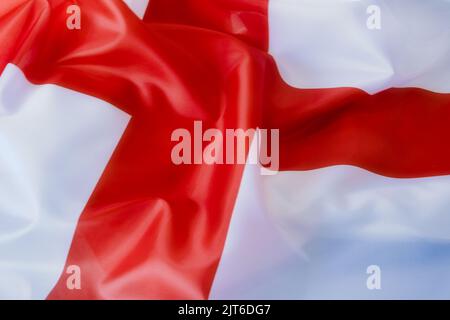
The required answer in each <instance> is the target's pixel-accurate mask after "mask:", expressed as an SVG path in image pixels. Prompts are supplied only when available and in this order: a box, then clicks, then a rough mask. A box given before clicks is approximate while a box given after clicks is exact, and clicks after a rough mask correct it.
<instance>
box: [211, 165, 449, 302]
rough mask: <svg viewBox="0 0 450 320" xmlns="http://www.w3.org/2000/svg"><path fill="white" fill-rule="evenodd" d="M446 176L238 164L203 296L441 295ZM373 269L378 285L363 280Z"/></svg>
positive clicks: (444, 294)
mask: <svg viewBox="0 0 450 320" xmlns="http://www.w3.org/2000/svg"><path fill="white" fill-rule="evenodd" d="M448 208H450V177H449V176H441V177H431V178H422V179H392V178H387V177H383V176H379V175H376V174H373V173H370V172H367V171H365V170H363V169H360V168H356V167H350V166H336V167H329V168H324V169H318V170H312V171H298V172H281V173H279V174H278V175H276V176H260V175H259V171H258V169H257V168H255V167H254V166H248V167H247V168H246V172H245V175H244V179H243V182H242V185H241V189H240V192H239V196H238V200H237V204H236V207H235V210H234V213H233V217H232V222H231V226H230V230H229V232H228V237H227V240H226V245H225V250H224V253H223V256H222V260H221V262H220V265H219V268H218V272H217V274H216V277H215V280H214V285H213V288H212V291H211V296H210V297H211V298H212V299H219V298H220V299H244V298H247V299H271V298H273V299H282V298H285V299H294V298H295V299H310V298H311V299H313V298H315V299H318V298H322V299H329V298H341V299H350V298H358V299H366V298H367V299H381V298H385V299H389V298H413V299H415V298H423V299H429V298H437V299H439V298H446V299H449V298H450V290H448V288H450V268H449V265H450V214H449V210H448ZM370 265H378V266H380V268H381V290H369V289H368V288H367V287H366V280H367V277H368V274H366V270H367V267H368V266H370Z"/></svg>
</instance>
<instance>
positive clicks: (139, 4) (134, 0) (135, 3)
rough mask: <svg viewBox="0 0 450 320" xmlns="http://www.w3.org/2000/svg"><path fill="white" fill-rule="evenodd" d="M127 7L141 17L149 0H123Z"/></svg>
mask: <svg viewBox="0 0 450 320" xmlns="http://www.w3.org/2000/svg"><path fill="white" fill-rule="evenodd" d="M123 1H124V2H125V3H126V4H127V5H128V7H129V8H130V9H131V10H133V12H134V13H135V14H136V15H137V16H138V17H139V18H143V17H144V15H145V11H146V10H147V6H148V4H149V0H123Z"/></svg>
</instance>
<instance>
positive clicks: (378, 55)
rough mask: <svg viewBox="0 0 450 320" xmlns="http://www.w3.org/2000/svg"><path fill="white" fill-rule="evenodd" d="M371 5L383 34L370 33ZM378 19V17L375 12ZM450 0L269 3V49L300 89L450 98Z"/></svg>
mask: <svg viewBox="0 0 450 320" xmlns="http://www.w3.org/2000/svg"><path fill="white" fill-rule="evenodd" d="M370 5H378V6H379V8H380V10H381V11H380V13H381V15H380V17H381V19H380V21H381V29H379V30H378V29H369V28H368V27H367V20H368V18H369V17H370V16H371V14H368V13H367V9H368V7H369V6H370ZM369 12H372V11H369ZM449 21H450V0H426V1H424V0H377V1H372V0H361V1H352V0H269V43H270V49H269V51H270V53H271V54H272V55H273V56H274V58H275V60H276V62H277V65H278V67H279V70H280V73H281V75H282V77H283V79H284V80H285V81H286V82H287V83H288V84H289V85H291V86H294V87H298V88H333V87H355V88H360V89H363V90H365V91H366V92H368V93H376V92H379V91H382V90H384V89H387V88H390V87H420V88H423V89H428V90H430V91H435V92H441V93H446V92H450V67H449V66H450V41H449V39H450V23H449Z"/></svg>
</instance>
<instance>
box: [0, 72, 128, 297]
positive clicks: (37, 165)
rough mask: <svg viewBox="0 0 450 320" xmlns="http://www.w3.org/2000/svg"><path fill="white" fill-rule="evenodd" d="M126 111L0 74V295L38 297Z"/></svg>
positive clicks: (51, 281) (59, 267)
mask: <svg viewBox="0 0 450 320" xmlns="http://www.w3.org/2000/svg"><path fill="white" fill-rule="evenodd" d="M128 121H129V116H128V115H127V114H125V113H124V112H122V111H120V110H118V109H117V108H115V107H113V106H111V105H110V104H108V103H106V102H103V101H101V100H99V99H96V98H93V97H90V96H87V95H83V94H80V93H78V92H74V91H71V90H68V89H65V88H62V87H58V86H55V85H40V86H39V85H33V84H31V83H30V82H28V81H27V80H26V78H25V77H24V75H23V73H22V72H21V71H20V69H18V68H17V67H16V66H14V65H11V64H10V65H8V66H7V67H6V69H5V70H4V71H3V74H2V75H1V76H0V150H1V152H0V221H1V224H0V298H3V299H10V298H11V299H13V298H14V299H28V298H32V299H43V298H45V297H46V296H47V295H48V293H49V292H50V290H51V289H52V287H53V286H54V285H55V283H56V281H57V280H58V278H59V276H60V274H61V273H62V272H63V267H64V264H65V260H66V257H67V253H68V250H69V246H70V243H71V240H72V236H73V233H74V230H75V226H76V223H77V220H78V218H79V215H80V213H81V212H82V210H83V207H84V206H85V204H86V202H87V201H88V199H89V196H90V195H91V193H92V191H93V189H94V187H95V185H96V183H97V181H98V179H99V178H100V175H101V174H102V172H103V170H104V168H105V166H106V165H107V162H108V160H109V158H110V156H111V154H112V152H113V150H114V148H115V146H116V144H117V143H118V141H119V139H120V137H121V136H122V133H123V132H124V130H125V127H126V125H127V123H128Z"/></svg>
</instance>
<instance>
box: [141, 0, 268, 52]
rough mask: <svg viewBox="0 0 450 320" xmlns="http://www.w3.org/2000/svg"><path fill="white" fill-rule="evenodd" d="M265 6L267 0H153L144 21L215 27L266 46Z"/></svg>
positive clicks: (251, 42)
mask: <svg viewBox="0 0 450 320" xmlns="http://www.w3.org/2000/svg"><path fill="white" fill-rule="evenodd" d="M267 9H268V7H267V0H214V1H211V0H181V1H180V0H156V1H153V0H152V1H150V4H149V6H148V9H147V12H146V14H145V17H144V21H147V22H160V23H170V24H182V25H190V26H195V27H197V28H202V29H206V30H214V31H217V32H221V33H226V34H230V35H233V36H234V37H236V38H237V39H240V40H242V41H244V42H246V43H248V44H250V45H253V46H255V47H257V48H259V49H262V50H267V48H268V39H267V37H268V24H267Z"/></svg>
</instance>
